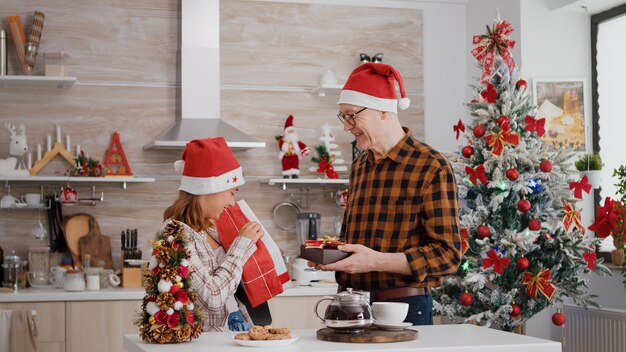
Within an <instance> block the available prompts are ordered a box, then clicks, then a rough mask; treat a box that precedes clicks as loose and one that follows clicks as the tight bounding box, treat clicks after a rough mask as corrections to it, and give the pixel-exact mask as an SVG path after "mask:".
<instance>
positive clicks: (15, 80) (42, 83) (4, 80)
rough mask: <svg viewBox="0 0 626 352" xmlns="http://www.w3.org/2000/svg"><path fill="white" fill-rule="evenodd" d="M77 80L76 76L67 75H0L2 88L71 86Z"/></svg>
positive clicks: (0, 86)
mask: <svg viewBox="0 0 626 352" xmlns="http://www.w3.org/2000/svg"><path fill="white" fill-rule="evenodd" d="M75 82H76V77H65V76H0V88H13V87H45V88H69V87H71V86H73V85H74V83H75Z"/></svg>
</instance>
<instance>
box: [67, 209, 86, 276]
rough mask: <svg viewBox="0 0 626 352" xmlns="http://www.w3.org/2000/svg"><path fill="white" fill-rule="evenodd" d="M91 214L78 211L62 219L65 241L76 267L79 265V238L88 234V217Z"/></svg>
mask: <svg viewBox="0 0 626 352" xmlns="http://www.w3.org/2000/svg"><path fill="white" fill-rule="evenodd" d="M90 217H91V215H89V214H84V213H79V214H73V215H70V216H68V217H66V218H65V220H64V221H63V233H64V234H65V242H66V243H67V248H68V249H69V250H70V254H71V255H72V260H74V265H75V266H76V267H80V266H81V257H80V238H81V237H83V236H87V235H88V234H89V231H90V228H89V219H90Z"/></svg>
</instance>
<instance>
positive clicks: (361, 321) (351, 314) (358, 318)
mask: <svg viewBox="0 0 626 352" xmlns="http://www.w3.org/2000/svg"><path fill="white" fill-rule="evenodd" d="M326 300H330V301H331V302H330V304H329V305H328V307H327V308H326V312H325V313H324V318H322V317H321V316H320V315H319V313H318V306H319V304H320V303H321V302H322V301H326ZM315 315H316V316H317V317H318V318H319V319H320V320H321V321H322V322H323V323H324V325H326V326H327V327H329V328H331V329H335V330H338V331H341V332H346V333H358V332H362V331H364V330H365V329H367V328H369V327H370V326H371V325H372V324H373V323H374V316H373V314H372V307H371V306H370V304H369V296H367V295H364V294H362V293H358V292H353V290H352V289H351V288H348V289H346V291H343V292H340V293H338V294H336V295H334V296H326V297H324V298H322V299H321V300H319V301H317V303H316V304H315Z"/></svg>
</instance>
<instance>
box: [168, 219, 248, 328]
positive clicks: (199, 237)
mask: <svg viewBox="0 0 626 352" xmlns="http://www.w3.org/2000/svg"><path fill="white" fill-rule="evenodd" d="M171 221H176V220H172V219H169V220H166V221H165V223H163V228H164V227H165V226H166V225H167V224H168V223H169V222H171ZM180 223H181V224H183V225H184V228H185V230H186V231H187V234H188V235H189V242H188V244H187V249H189V252H190V254H191V255H190V258H189V263H190V264H191V266H192V267H193V269H194V271H193V272H192V273H191V281H192V284H191V286H192V288H193V290H194V291H195V292H196V294H197V295H198V300H196V302H194V303H195V304H196V305H198V306H199V307H200V308H202V310H203V312H204V329H203V331H228V307H227V306H226V300H227V299H228V298H229V297H231V296H234V295H235V291H236V290H237V286H238V285H239V282H240V281H241V274H242V271H243V265H244V263H245V262H246V261H247V260H248V258H250V256H251V255H252V254H253V253H254V251H256V244H255V243H254V242H252V240H250V239H248V238H245V237H241V236H238V237H237V238H235V240H234V241H233V244H232V245H231V247H230V248H229V250H228V252H226V256H224V260H223V261H222V262H221V263H218V262H217V256H216V254H215V252H214V251H213V249H212V248H211V245H210V244H209V243H208V242H207V241H206V236H211V237H213V239H215V240H216V241H218V243H219V242H220V239H219V237H218V235H217V230H215V228H213V227H210V228H209V230H208V232H205V231H203V232H196V231H194V230H193V229H192V228H191V227H189V226H187V224H185V223H183V222H180ZM237 304H238V305H239V310H240V311H241V314H242V315H243V317H244V319H245V320H246V321H247V322H252V320H251V319H250V315H249V314H248V311H247V309H246V307H245V306H244V305H243V304H242V303H241V302H240V301H239V300H238V299H237Z"/></svg>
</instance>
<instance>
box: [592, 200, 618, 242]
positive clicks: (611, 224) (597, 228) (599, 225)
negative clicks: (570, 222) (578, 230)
mask: <svg viewBox="0 0 626 352" xmlns="http://www.w3.org/2000/svg"><path fill="white" fill-rule="evenodd" d="M620 204H621V203H620V202H616V201H613V200H612V199H611V198H609V197H606V198H605V199H604V206H601V205H598V208H597V209H598V210H597V211H596V214H598V215H597V217H596V220H595V221H594V222H593V224H591V226H589V230H591V231H593V232H595V233H596V235H597V236H598V237H600V238H605V237H606V236H608V235H609V234H611V231H613V229H614V228H615V225H616V223H617V220H618V218H619V217H620V208H619V207H618V206H619V205H620Z"/></svg>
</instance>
